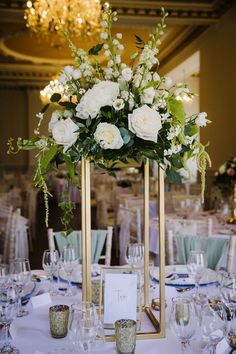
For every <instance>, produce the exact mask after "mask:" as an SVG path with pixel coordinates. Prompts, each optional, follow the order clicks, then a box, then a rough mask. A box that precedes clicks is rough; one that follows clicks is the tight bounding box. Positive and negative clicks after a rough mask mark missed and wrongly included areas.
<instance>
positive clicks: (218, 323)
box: [201, 303, 227, 354]
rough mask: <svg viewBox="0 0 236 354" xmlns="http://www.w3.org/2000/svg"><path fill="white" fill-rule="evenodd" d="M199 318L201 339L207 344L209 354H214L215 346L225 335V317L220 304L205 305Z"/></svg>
mask: <svg viewBox="0 0 236 354" xmlns="http://www.w3.org/2000/svg"><path fill="white" fill-rule="evenodd" d="M201 318H202V322H201V328H202V335H203V339H205V340H206V341H207V343H208V345H207V349H211V354H215V353H216V347H217V344H218V343H219V342H220V341H221V340H222V339H223V338H224V337H225V336H226V334H227V317H226V312H225V309H224V307H223V306H222V305H221V304H220V303H218V304H216V305H214V306H209V305H208V304H207V305H205V306H204V307H203V308H202V311H201Z"/></svg>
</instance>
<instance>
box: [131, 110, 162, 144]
mask: <svg viewBox="0 0 236 354" xmlns="http://www.w3.org/2000/svg"><path fill="white" fill-rule="evenodd" d="M128 123H129V130H130V131H131V132H133V133H134V134H135V135H137V136H138V137H139V138H141V139H143V140H150V141H154V142H155V143H156V142H157V135H158V132H159V130H160V129H161V127H162V125H161V116H160V114H159V113H158V112H157V111H155V110H154V109H152V108H150V107H148V106H147V105H144V106H142V107H140V108H136V109H134V110H133V113H131V114H129V115H128Z"/></svg>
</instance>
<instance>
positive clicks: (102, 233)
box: [48, 226, 113, 266]
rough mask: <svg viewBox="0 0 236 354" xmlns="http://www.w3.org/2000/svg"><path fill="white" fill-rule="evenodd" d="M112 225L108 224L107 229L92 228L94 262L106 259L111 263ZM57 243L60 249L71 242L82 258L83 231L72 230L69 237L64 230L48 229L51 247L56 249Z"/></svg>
mask: <svg viewBox="0 0 236 354" xmlns="http://www.w3.org/2000/svg"><path fill="white" fill-rule="evenodd" d="M112 233H113V229H112V226H108V227H107V229H106V230H91V260H92V263H98V262H99V261H101V260H104V262H105V265H107V266H109V265H110V264H111V247H112ZM55 240H56V245H57V248H58V249H59V251H61V250H62V249H63V247H65V246H67V245H68V244H70V245H71V246H72V247H73V248H74V249H75V252H76V254H77V256H78V258H79V259H81V258H82V242H81V231H78V230H76V231H72V232H71V233H70V234H69V235H68V236H67V237H65V233H64V232H63V231H57V232H54V231H53V229H48V245H49V249H55V248H56V247H55ZM105 243H106V248H105V255H102V250H103V247H104V244H105Z"/></svg>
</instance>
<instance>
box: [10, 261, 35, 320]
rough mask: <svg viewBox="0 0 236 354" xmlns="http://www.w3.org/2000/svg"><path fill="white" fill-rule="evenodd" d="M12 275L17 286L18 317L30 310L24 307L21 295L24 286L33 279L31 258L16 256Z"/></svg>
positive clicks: (11, 269) (11, 267) (11, 265)
mask: <svg viewBox="0 0 236 354" xmlns="http://www.w3.org/2000/svg"><path fill="white" fill-rule="evenodd" d="M10 276H11V279H12V281H13V283H14V284H15V286H16V290H17V294H18V313H17V317H23V316H26V315H28V313H29V312H28V311H26V310H25V309H23V308H22V304H21V295H22V292H23V289H24V287H25V286H26V285H27V284H28V283H29V282H30V281H31V270H30V263H29V260H28V259H26V258H16V259H14V260H13V261H12V262H11V264H10Z"/></svg>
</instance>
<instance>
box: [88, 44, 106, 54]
mask: <svg viewBox="0 0 236 354" xmlns="http://www.w3.org/2000/svg"><path fill="white" fill-rule="evenodd" d="M103 45H104V43H98V44H96V45H95V46H94V47H92V48H90V49H89V51H88V53H89V55H98V54H99V52H100V51H101V50H102V48H103Z"/></svg>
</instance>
